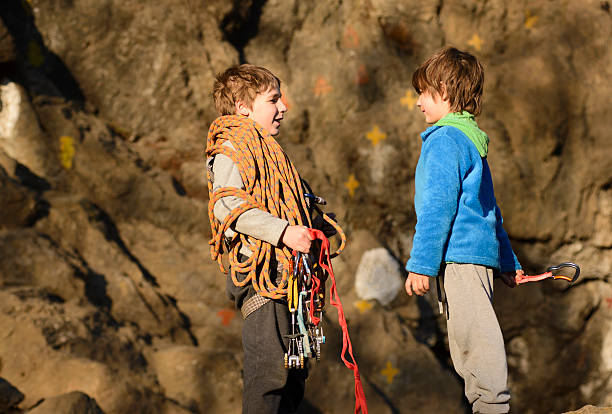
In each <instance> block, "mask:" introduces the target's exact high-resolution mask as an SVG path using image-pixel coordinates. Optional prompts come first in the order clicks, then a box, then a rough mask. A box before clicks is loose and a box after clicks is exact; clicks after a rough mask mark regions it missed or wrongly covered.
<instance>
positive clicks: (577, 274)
mask: <svg viewBox="0 0 612 414" xmlns="http://www.w3.org/2000/svg"><path fill="white" fill-rule="evenodd" d="M565 267H571V268H573V269H574V270H575V271H576V273H574V276H573V277H571V278H570V277H568V276H563V275H553V279H563V280H567V281H568V282H570V283H574V282H575V281H576V280H578V276H580V266H578V265H577V264H576V263H572V262H565V263H561V264H558V265H556V266H550V267H549V268H548V269H546V271H547V272H550V273H552V272H555V271H557V270H560V269H563V268H565Z"/></svg>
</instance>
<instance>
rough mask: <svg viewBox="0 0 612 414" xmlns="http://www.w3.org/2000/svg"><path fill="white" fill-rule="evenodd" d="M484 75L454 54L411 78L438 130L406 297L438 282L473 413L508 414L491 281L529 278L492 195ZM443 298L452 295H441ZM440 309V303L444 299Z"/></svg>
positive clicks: (422, 162) (426, 145)
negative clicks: (482, 121) (483, 119)
mask: <svg viewBox="0 0 612 414" xmlns="http://www.w3.org/2000/svg"><path fill="white" fill-rule="evenodd" d="M483 84H484V71H483V68H482V66H481V64H480V62H478V60H477V59H476V58H475V57H474V56H473V55H471V54H469V53H466V52H462V51H459V50H457V49H455V48H451V47H447V48H444V49H442V50H441V51H439V52H437V53H436V54H434V55H433V56H431V57H430V58H429V59H428V60H427V61H425V62H424V63H423V64H422V65H421V66H420V67H419V68H418V69H417V70H416V71H415V73H414V74H413V77H412V85H413V86H414V88H415V90H416V91H417V93H418V94H419V99H418V101H417V106H418V107H419V108H420V109H421V111H422V112H423V114H424V115H425V121H426V122H427V123H430V124H433V125H432V126H431V127H429V128H428V129H426V130H425V131H424V132H423V133H422V134H421V137H422V139H423V145H422V147H421V155H420V158H419V162H418V164H417V167H416V173H415V197H414V204H415V210H416V215H417V224H416V228H415V234H414V240H413V247H412V251H411V252H410V259H409V260H408V263H407V264H406V269H407V270H408V272H409V273H408V279H407V280H406V292H407V293H408V294H409V295H412V293H413V292H414V293H415V294H417V295H419V296H420V295H423V294H425V293H426V292H427V291H428V290H429V279H430V278H431V277H436V276H437V278H436V280H437V283H438V291H439V292H440V293H441V292H445V300H444V302H445V305H446V318H447V327H448V338H449V348H450V353H451V358H452V360H453V365H454V367H455V369H456V371H457V373H458V374H459V375H460V376H461V377H462V378H463V380H464V381H465V395H466V397H467V399H468V401H469V402H470V404H471V405H472V411H473V412H474V413H507V412H509V410H510V404H509V401H510V391H509V390H508V386H507V363H506V352H505V349H504V339H503V336H502V332H501V329H500V327H499V323H498V322H497V318H496V316H495V311H494V310H493V303H492V299H493V272H494V271H496V272H498V271H501V278H502V280H503V281H504V283H506V284H507V285H508V286H510V287H514V286H515V282H514V280H515V276H516V275H522V274H523V271H522V270H521V265H520V264H519V262H518V260H517V258H516V256H515V254H514V252H513V251H512V247H511V246H510V240H509V239H508V235H507V234H506V232H505V230H504V228H503V226H502V217H501V212H500V210H499V207H498V206H497V203H496V201H495V196H494V193H493V181H492V179H491V171H490V170H489V165H488V163H487V159H486V157H487V150H488V142H489V139H488V137H487V135H486V134H485V133H484V132H483V131H482V130H480V129H479V128H478V125H477V124H476V122H475V121H474V116H476V115H479V114H480V111H481V106H482V105H481V101H482V88H483ZM441 296H444V295H441ZM441 299H442V298H441Z"/></svg>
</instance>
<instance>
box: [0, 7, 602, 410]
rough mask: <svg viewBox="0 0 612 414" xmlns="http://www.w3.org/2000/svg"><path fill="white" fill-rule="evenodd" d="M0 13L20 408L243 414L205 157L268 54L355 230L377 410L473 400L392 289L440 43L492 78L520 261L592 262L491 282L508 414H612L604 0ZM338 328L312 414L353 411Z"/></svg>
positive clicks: (12, 328)
mask: <svg viewBox="0 0 612 414" xmlns="http://www.w3.org/2000/svg"><path fill="white" fill-rule="evenodd" d="M0 17H1V21H0V70H1V84H0V101H1V107H0V310H1V311H0V327H1V329H0V377H1V378H3V380H0V411H6V412H14V413H24V412H31V413H39V414H40V413H53V412H69V411H68V410H70V409H73V410H78V411H72V412H79V413H98V412H100V411H102V412H104V413H106V414H119V413H143V414H144V413H167V414H170V413H205V412H206V413H238V412H240V399H241V386H242V385H241V377H240V369H241V363H242V362H241V358H242V355H241V344H240V328H241V320H240V316H239V315H238V314H236V312H235V311H234V310H233V308H232V304H231V303H230V302H228V300H227V299H226V297H225V295H224V292H223V291H224V280H223V276H222V275H221V273H220V272H219V270H218V268H217V266H216V264H213V263H212V262H211V260H210V255H209V251H208V239H209V237H210V228H209V225H208V213H207V197H208V195H207V191H206V182H205V178H204V160H203V148H204V140H205V136H206V132H207V129H208V125H209V124H210V122H211V121H212V120H213V119H214V118H215V117H216V114H215V111H214V108H213V105H212V101H211V97H210V89H211V85H212V82H213V79H214V75H215V74H216V73H217V72H219V71H222V70H224V69H225V68H226V67H227V66H229V65H231V64H236V63H239V62H250V63H254V64H257V65H262V66H266V67H268V68H269V69H271V70H272V71H273V72H274V73H276V74H277V75H278V76H279V77H280V78H281V79H282V81H283V85H282V89H283V93H284V99H285V102H286V104H287V106H288V107H289V112H288V114H287V116H286V121H284V125H283V131H282V133H281V136H280V138H279V140H280V142H281V144H282V145H283V147H284V148H285V149H286V151H287V152H288V153H289V155H290V156H291V158H292V159H293V161H294V163H295V164H296V165H297V166H298V168H299V170H300V172H301V174H302V175H303V176H304V177H305V178H306V179H307V180H308V181H309V182H310V183H311V185H312V186H313V187H314V188H315V190H316V192H317V193H318V194H321V195H322V196H324V197H325V198H326V199H327V200H328V203H329V208H328V209H329V211H334V212H335V213H336V214H337V216H338V220H339V222H340V223H341V225H342V226H343V228H344V229H345V230H346V232H347V235H348V246H347V248H346V251H345V252H344V253H343V254H342V255H341V256H340V257H339V258H337V259H335V263H334V266H335V270H336V273H337V275H338V278H339V292H340V294H341V297H342V299H343V303H344V306H345V309H346V313H347V318H348V320H349V326H350V333H351V338H352V339H353V345H354V347H355V354H356V358H357V360H358V362H359V367H360V371H361V373H362V378H363V381H364V384H365V392H366V396H367V397H368V402H369V407H370V412H372V413H408V412H419V413H441V412H444V413H463V412H465V402H464V399H463V397H462V385H461V383H460V381H459V380H458V379H457V377H456V376H455V375H454V374H453V371H452V366H451V364H450V362H449V356H448V351H447V345H446V343H445V332H444V329H445V326H444V322H443V320H442V319H440V318H439V317H438V316H437V315H436V312H435V310H436V306H435V295H430V297H429V298H426V299H422V298H408V297H407V296H406V295H405V294H403V293H402V292H401V290H402V287H401V283H399V284H398V283H397V278H398V277H400V278H401V271H400V270H399V269H400V268H401V267H403V266H401V263H404V262H405V261H406V260H407V258H408V255H409V252H410V245H411V236H412V229H413V228H414V224H415V215H414V209H413V205H412V198H413V194H414V188H413V174H414V167H415V164H416V160H417V159H418V155H419V149H420V139H419V137H418V134H419V132H420V131H422V130H423V129H424V128H425V127H426V125H425V124H424V121H423V119H422V115H421V114H420V113H419V111H418V109H417V108H416V107H415V102H416V96H415V94H414V91H413V90H412V88H411V85H410V78H411V75H412V72H413V70H414V68H415V67H416V66H417V65H418V64H419V63H420V62H421V61H423V60H424V58H426V57H427V56H428V55H429V54H430V53H432V52H433V51H435V50H436V49H438V48H439V47H441V46H443V45H454V46H456V47H459V48H463V49H467V50H470V51H472V52H473V53H475V54H476V55H478V56H479V57H480V58H481V60H482V62H483V64H484V65H485V70H486V84H485V102H484V106H485V109H484V112H483V114H482V116H481V117H480V120H479V122H480V125H481V126H482V128H483V129H485V130H486V131H487V132H488V133H489V136H490V137H491V144H490V155H489V160H490V163H491V166H492V170H493V176H494V181H495V188H496V194H497V198H498V203H499V204H500V206H501V208H502V210H503V214H504V217H505V220H506V221H505V226H506V229H507V230H508V233H509V234H510V237H511V239H512V242H513V246H514V247H515V250H516V252H517V255H518V257H519V259H520V260H521V262H522V263H523V265H524V267H525V268H526V269H527V270H528V271H529V272H530V273H536V272H538V273H539V272H542V271H543V270H544V269H545V268H546V267H547V266H549V265H552V264H556V263H558V262H560V261H567V260H572V261H575V262H577V263H579V264H580V265H581V267H582V276H581V278H580V279H579V281H578V283H576V284H575V285H573V286H572V287H570V288H568V286H567V285H566V284H565V282H559V281H555V282H553V281H544V282H541V283H539V284H533V285H527V286H521V287H518V288H516V289H513V290H511V289H508V288H505V287H504V286H503V285H496V298H495V300H496V309H497V312H498V316H499V319H500V323H501V325H502V329H503V331H504V335H505V339H506V345H507V350H508V356H509V357H508V363H509V368H510V384H511V388H512V392H513V412H520V413H534V414H535V413H561V412H567V411H571V410H577V409H579V408H580V407H583V406H585V405H587V404H590V405H593V406H599V407H603V406H611V405H612V397H611V396H612V274H611V269H612V266H611V265H612V250H611V249H612V149H611V148H612V135H611V134H610V132H609V127H610V121H609V120H610V119H612V114H611V110H612V104H611V103H610V99H609V94H610V82H609V79H610V78H611V77H612V69H611V68H612V51H611V49H610V46H609V43H610V41H609V39H610V38H612V24H611V23H612V17H611V11H610V4H609V2H608V1H599V0H585V1H581V0H560V1H556V2H551V1H546V0H537V1H530V2H527V1H522V0H521V1H512V2H511V1H503V0H488V1H486V0H485V1H483V0H452V1H451V0H438V1H436V2H420V1H414V0H410V1H397V0H364V1H356V0H354V1H346V0H345V1H342V0H324V1H314V0H308V1H297V0H283V1H281V0H244V1H239V0H234V1H232V2H230V1H225V0H207V1H195V0H162V1H157V2H147V3H143V2H139V1H136V0H121V1H118V0H97V1H93V0H23V1H21V0H4V1H3V2H2V4H1V5H0ZM380 248H382V249H384V250H382V251H381V250H374V249H380ZM362 258H363V259H364V262H363V263H361V262H362ZM377 258H378V259H377ZM398 275H399V276H398ZM380 280H385V281H391V282H393V283H391V282H389V283H386V282H385V283H384V285H385V287H389V286H395V292H393V291H389V290H388V289H387V290H386V291H385V292H384V295H382V296H381V294H380V292H379V291H380V289H379V287H380V286H379V285H381V283H376V282H377V281H380ZM324 323H325V329H326V330H327V336H328V343H327V344H326V345H325V346H324V349H323V361H322V362H321V363H319V364H316V365H315V366H313V367H312V370H311V375H310V379H309V382H308V386H307V395H306V401H305V403H304V405H303V407H302V412H304V413H346V412H350V411H351V410H352V407H353V385H352V375H351V373H350V371H348V370H347V369H346V368H345V367H344V366H343V365H342V364H341V363H340V361H339V352H340V349H341V336H340V330H339V328H338V324H337V320H336V317H335V312H334V311H333V310H332V309H329V310H328V313H327V316H326V318H325V321H324ZM580 412H582V413H586V412H589V413H590V412H602V413H603V412H610V411H609V410H606V409H603V408H600V409H596V408H594V407H585V408H583V409H582V410H581V411H580Z"/></svg>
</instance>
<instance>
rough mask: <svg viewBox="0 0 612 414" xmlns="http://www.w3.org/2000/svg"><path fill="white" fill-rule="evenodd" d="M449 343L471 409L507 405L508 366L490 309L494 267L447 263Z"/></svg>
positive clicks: (495, 412)
mask: <svg viewBox="0 0 612 414" xmlns="http://www.w3.org/2000/svg"><path fill="white" fill-rule="evenodd" d="M441 276H442V277H443V279H442V280H441V281H440V282H442V284H443V286H444V291H445V292H446V300H447V304H448V309H447V327H448V343H449V348H450V354H451V358H452V360H453V365H454V366H455V370H456V371H457V373H458V374H459V375H460V376H461V377H462V378H463V380H464V382H465V396H466V397H467V399H468V401H469V402H470V404H472V411H473V412H474V413H491V414H499V413H507V412H508V411H509V410H510V404H509V402H510V391H509V389H508V383H507V378H508V365H507V362H506V350H505V348H504V338H503V336H502V332H501V328H500V327H499V323H498V322H497V317H496V316H495V311H494V310H493V270H492V269H490V268H487V267H485V266H480V265H473V264H459V263H450V264H447V265H446V269H445V270H444V273H443V275H441Z"/></svg>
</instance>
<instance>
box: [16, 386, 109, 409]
mask: <svg viewBox="0 0 612 414" xmlns="http://www.w3.org/2000/svg"><path fill="white" fill-rule="evenodd" d="M28 413H31V414H60V413H61V414H104V412H103V411H102V410H101V409H100V407H98V404H96V400H94V399H92V398H90V397H89V396H88V395H87V394H84V393H82V392H78V391H74V392H71V393H68V394H63V395H58V396H56V397H51V398H48V399H45V400H44V401H43V402H42V403H40V404H39V405H37V406H36V407H34V408H33V409H31V410H29V411H28Z"/></svg>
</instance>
